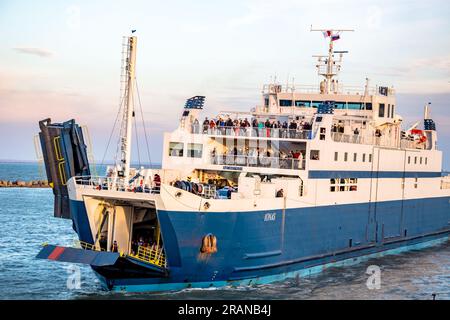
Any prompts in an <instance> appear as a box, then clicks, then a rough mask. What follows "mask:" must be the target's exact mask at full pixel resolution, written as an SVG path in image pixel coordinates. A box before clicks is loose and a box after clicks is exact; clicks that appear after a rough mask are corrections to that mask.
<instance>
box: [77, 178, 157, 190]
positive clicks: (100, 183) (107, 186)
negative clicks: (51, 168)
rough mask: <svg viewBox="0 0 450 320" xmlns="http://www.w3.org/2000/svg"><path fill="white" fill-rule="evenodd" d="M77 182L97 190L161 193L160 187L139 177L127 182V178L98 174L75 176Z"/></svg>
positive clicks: (84, 186)
mask: <svg viewBox="0 0 450 320" xmlns="http://www.w3.org/2000/svg"><path fill="white" fill-rule="evenodd" d="M74 179H75V184H76V185H77V186H78V187H81V188H92V189H95V190H112V191H126V192H142V193H159V191H160V187H159V186H156V185H153V186H149V185H148V184H145V183H141V181H142V180H140V179H139V178H136V179H133V178H131V179H128V183H126V179H125V178H120V177H116V178H111V177H98V176H78V177H74Z"/></svg>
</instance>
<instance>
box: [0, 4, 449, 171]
mask: <svg viewBox="0 0 450 320" xmlns="http://www.w3.org/2000/svg"><path fill="white" fill-rule="evenodd" d="M449 16H450V2H449V1H448V0H442V1H439V0H434V1H433V0H429V1H414V0H411V1H407V0H398V1H394V0H388V1H385V0H377V1H362V0H348V1H344V0H341V1H329V0H315V1H300V0H278V1H273V0H272V1H266V0H243V1H242V0H239V1H236V0H227V1H217V0H205V1H203V0H190V1H188V0H186V1H181V0H165V1H148V0H147V1H111V0H109V1H63V0H62V1H56V0H54V1H47V0H40V1H28V0H14V1H12V0H0V39H1V41H0V61H1V62H0V159H14V160H33V159H36V156H35V149H34V144H33V136H34V135H35V134H37V132H38V121H39V120H42V119H44V118H48V117H50V118H52V120H53V121H55V122H56V121H65V120H68V119H72V118H74V119H76V120H77V122H78V123H80V124H83V125H86V126H88V128H89V131H90V135H91V138H92V141H93V151H94V157H95V160H96V161H100V160H101V159H103V158H105V159H112V158H113V153H114V151H115V146H114V147H113V148H112V147H110V148H109V149H108V152H106V153H105V149H106V145H107V142H108V138H109V136H110V132H111V129H112V127H113V123H114V120H115V117H116V115H117V110H118V107H119V97H120V67H121V50H122V40H123V39H122V37H123V36H126V35H129V33H130V30H131V29H136V30H137V31H136V33H135V35H136V36H137V37H138V48H137V71H136V72H137V82H138V87H139V92H140V98H141V102H142V109H143V114H144V119H145V126H146V128H147V134H148V135H149V144H150V146H151V148H150V153H151V160H152V162H156V163H157V162H160V161H161V152H162V150H161V148H162V137H163V132H165V131H171V130H174V129H175V128H176V127H177V125H178V121H179V117H180V114H181V110H182V107H183V105H184V102H185V100H186V99H187V98H189V97H191V96H194V95H205V96H206V104H205V115H214V114H215V113H217V112H218V111H219V110H230V109H231V110H242V111H247V110H249V109H250V108H252V107H254V106H255V105H258V104H260V99H261V96H260V94H261V88H262V85H263V84H264V83H268V82H269V81H270V79H273V77H274V76H276V77H277V79H278V80H279V81H280V83H283V84H284V83H286V80H287V79H292V78H294V79H295V83H298V84H305V85H309V84H317V83H318V82H319V81H320V79H319V78H318V76H317V73H316V69H315V67H314V66H315V61H314V59H313V58H312V55H315V54H324V53H325V52H326V49H327V47H326V46H327V43H326V40H325V39H324V37H323V36H322V35H321V34H320V33H316V32H310V26H311V25H312V26H313V27H315V28H349V29H354V30H355V32H347V33H343V34H342V36H341V39H340V40H338V41H337V42H336V47H335V48H336V50H348V51H349V53H348V54H347V55H346V56H345V57H344V63H343V68H342V72H341V76H340V83H342V84H345V85H355V86H361V87H362V86H363V85H364V79H365V78H366V77H368V78H369V79H370V81H371V84H372V85H375V84H379V85H387V86H394V87H395V88H396V91H397V111H398V113H400V114H401V115H402V116H403V118H404V122H405V124H411V123H414V122H415V121H417V120H420V119H421V117H422V113H423V105H424V104H425V103H427V102H431V103H432V104H431V106H432V115H433V118H434V119H435V121H436V123H437V128H438V134H439V142H438V144H439V147H440V149H442V150H443V151H444V152H445V156H444V169H450V106H449V101H450V36H449V35H448V30H450V21H449V19H448V17H449ZM138 135H139V136H140V137H141V139H140V140H141V141H140V144H141V146H140V149H141V158H142V160H143V161H145V160H146V159H147V157H145V156H143V153H146V152H143V151H142V149H145V147H144V145H143V144H142V142H143V141H144V139H143V138H142V135H143V127H142V124H138ZM135 141H136V140H135ZM114 142H115V141H114ZM136 150H137V148H136V146H135V147H134V154H133V158H134V159H136V157H137V154H136Z"/></svg>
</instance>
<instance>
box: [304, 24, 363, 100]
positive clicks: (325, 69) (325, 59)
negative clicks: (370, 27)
mask: <svg viewBox="0 0 450 320" xmlns="http://www.w3.org/2000/svg"><path fill="white" fill-rule="evenodd" d="M310 31H320V32H322V33H323V35H324V36H325V37H326V38H329V44H328V55H327V56H321V55H314V56H313V57H316V58H318V64H317V66H316V67H317V69H318V73H319V75H321V76H323V77H324V78H325V87H324V88H323V89H324V90H322V88H321V93H325V94H330V93H333V92H334V91H336V90H337V87H333V86H332V83H333V77H334V76H336V75H337V74H338V73H339V71H340V68H341V63H342V56H343V54H344V53H347V51H333V45H334V41H335V40H338V39H339V38H340V34H341V33H342V32H344V31H354V30H352V29H313V28H312V26H311V30H310ZM335 53H339V54H340V57H339V60H335V59H334V54H335ZM322 91H323V92H322Z"/></svg>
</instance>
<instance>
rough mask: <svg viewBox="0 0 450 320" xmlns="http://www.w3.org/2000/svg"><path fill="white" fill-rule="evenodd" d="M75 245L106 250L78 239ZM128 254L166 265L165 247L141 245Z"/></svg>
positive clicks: (162, 265) (135, 257) (86, 248)
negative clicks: (134, 251)
mask: <svg viewBox="0 0 450 320" xmlns="http://www.w3.org/2000/svg"><path fill="white" fill-rule="evenodd" d="M75 245H76V246H77V247H80V248H81V249H84V250H91V251H103V252H106V250H105V249H103V248H101V247H100V246H98V245H95V244H92V243H88V242H84V241H78V240H77V241H75ZM120 255H121V256H126V255H125V254H123V253H122V252H121V253H120ZM128 256H130V257H132V258H134V259H137V260H140V261H143V262H146V263H151V264H154V265H157V266H158V267H166V255H165V254H164V249H163V248H160V247H157V246H152V247H144V246H139V247H138V248H137V251H136V253H131V254H128Z"/></svg>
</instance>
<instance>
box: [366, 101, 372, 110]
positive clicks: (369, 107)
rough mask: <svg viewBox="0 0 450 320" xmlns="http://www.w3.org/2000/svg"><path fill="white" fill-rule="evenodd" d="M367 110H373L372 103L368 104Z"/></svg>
mask: <svg viewBox="0 0 450 320" xmlns="http://www.w3.org/2000/svg"><path fill="white" fill-rule="evenodd" d="M366 110H372V103H370V102H368V103H366Z"/></svg>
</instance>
